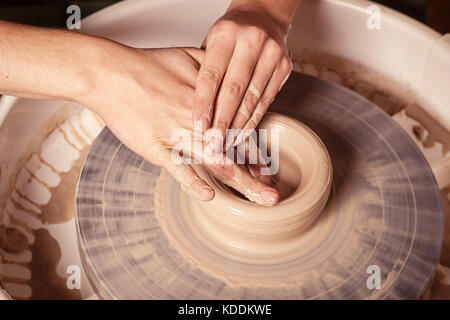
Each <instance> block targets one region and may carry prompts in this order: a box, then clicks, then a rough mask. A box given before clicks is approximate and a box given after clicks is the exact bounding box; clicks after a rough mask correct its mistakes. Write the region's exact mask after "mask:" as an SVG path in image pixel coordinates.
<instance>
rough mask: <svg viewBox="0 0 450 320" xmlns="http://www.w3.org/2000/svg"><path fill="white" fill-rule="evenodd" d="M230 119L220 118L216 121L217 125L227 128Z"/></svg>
mask: <svg viewBox="0 0 450 320" xmlns="http://www.w3.org/2000/svg"><path fill="white" fill-rule="evenodd" d="M230 122H231V121H230V119H220V120H218V121H217V126H218V127H219V128H222V129H227V128H228V127H229V126H230Z"/></svg>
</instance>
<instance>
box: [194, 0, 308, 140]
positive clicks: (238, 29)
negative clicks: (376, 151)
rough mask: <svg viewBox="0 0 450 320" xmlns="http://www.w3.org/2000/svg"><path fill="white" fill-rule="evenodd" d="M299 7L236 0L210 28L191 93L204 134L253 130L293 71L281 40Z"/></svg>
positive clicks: (292, 1) (295, 0) (285, 0)
mask: <svg viewBox="0 0 450 320" xmlns="http://www.w3.org/2000/svg"><path fill="white" fill-rule="evenodd" d="M299 3H300V0H281V1H276V2H275V1H272V0H253V1H250V0H234V1H232V2H231V4H230V6H229V8H228V10H227V12H226V13H225V14H224V15H223V16H222V17H221V18H220V19H219V20H218V21H217V22H216V23H215V24H214V25H213V26H212V28H211V29H210V30H209V32H208V34H207V36H206V38H205V41H204V44H203V46H204V47H205V48H206V55H205V58H204V60H203V62H202V65H201V68H200V71H199V73H198V77H197V81H196V89H195V95H194V108H193V120H194V121H200V122H201V123H202V128H203V130H207V129H209V128H215V129H218V130H220V132H221V134H222V136H223V137H225V132H226V129H227V128H232V129H241V128H244V129H254V128H256V126H257V125H258V123H259V122H260V121H261V119H262V117H263V116H264V113H265V112H266V111H267V108H268V107H269V105H270V103H271V102H272V101H273V99H274V98H275V96H276V94H277V93H278V91H279V90H280V89H281V87H282V86H283V84H284V82H285V81H286V80H287V78H288V77H289V74H290V72H291V70H292V64H291V61H290V59H289V56H288V50H287V47H286V43H285V39H286V35H287V32H288V29H289V25H290V23H291V20H292V18H293V16H294V14H295V11H296V9H297V6H298V4H299ZM242 140H243V137H242V135H241V136H238V138H237V141H236V142H237V143H239V142H240V141H242ZM207 143H208V144H213V145H214V144H217V143H220V142H219V141H217V139H214V138H211V141H208V142H207Z"/></svg>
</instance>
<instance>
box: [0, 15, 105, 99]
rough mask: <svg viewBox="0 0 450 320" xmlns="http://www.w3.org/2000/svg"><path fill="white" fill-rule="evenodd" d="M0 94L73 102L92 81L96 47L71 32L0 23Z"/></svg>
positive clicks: (97, 42) (96, 40)
mask: <svg viewBox="0 0 450 320" xmlns="http://www.w3.org/2000/svg"><path fill="white" fill-rule="evenodd" d="M0 35H1V36H0V93H1V94H8V95H14V96H19V97H29V98H56V99H67V100H76V97H77V96H78V95H82V94H85V92H86V91H87V90H89V88H90V87H92V83H91V82H92V81H93V78H94V75H93V72H95V62H96V61H99V60H100V59H101V57H100V56H101V54H100V50H99V49H98V47H99V45H100V44H101V43H102V42H107V40H104V39H100V38H94V37H90V36H87V35H82V34H77V33H75V32H70V31H64V30H56V29H46V28H37V27H30V26H23V25H19V24H13V23H8V22H3V21H0Z"/></svg>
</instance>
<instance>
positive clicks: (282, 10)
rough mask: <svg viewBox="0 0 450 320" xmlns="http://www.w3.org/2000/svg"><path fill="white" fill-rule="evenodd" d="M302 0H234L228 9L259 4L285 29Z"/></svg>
mask: <svg viewBox="0 0 450 320" xmlns="http://www.w3.org/2000/svg"><path fill="white" fill-rule="evenodd" d="M300 1H301V0H280V1H276V2H275V1H273V0H233V1H232V2H231V3H230V5H229V7H228V9H227V11H230V10H232V9H234V8H236V7H239V6H259V7H260V8H262V9H263V10H265V11H266V12H268V13H269V14H270V15H271V16H272V18H274V19H275V20H277V21H278V22H279V23H280V25H282V26H283V27H284V28H285V29H287V28H288V26H289V24H290V23H291V21H292V19H293V18H294V15H295V11H296V10H297V7H298V5H299V4H300Z"/></svg>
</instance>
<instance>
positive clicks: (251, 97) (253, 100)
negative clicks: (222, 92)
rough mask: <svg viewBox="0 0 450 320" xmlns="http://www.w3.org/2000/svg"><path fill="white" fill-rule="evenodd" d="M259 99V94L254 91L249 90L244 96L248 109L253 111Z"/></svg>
mask: <svg viewBox="0 0 450 320" xmlns="http://www.w3.org/2000/svg"><path fill="white" fill-rule="evenodd" d="M258 100H259V98H258V96H257V95H256V94H255V93H253V92H252V91H250V90H248V91H247V93H246V94H245V97H244V105H245V107H246V108H247V111H249V112H251V111H252V110H253V108H254V107H255V106H256V104H257V103H258Z"/></svg>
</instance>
